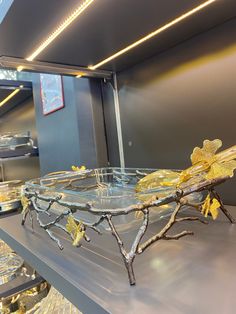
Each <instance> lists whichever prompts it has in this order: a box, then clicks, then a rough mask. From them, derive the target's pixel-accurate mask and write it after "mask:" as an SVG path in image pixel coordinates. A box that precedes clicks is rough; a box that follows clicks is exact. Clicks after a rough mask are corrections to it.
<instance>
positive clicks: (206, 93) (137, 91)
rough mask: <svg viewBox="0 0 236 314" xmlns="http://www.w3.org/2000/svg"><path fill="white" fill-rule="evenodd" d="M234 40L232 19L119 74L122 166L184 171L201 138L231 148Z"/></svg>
mask: <svg viewBox="0 0 236 314" xmlns="http://www.w3.org/2000/svg"><path fill="white" fill-rule="evenodd" d="M235 38H236V20H235V19H234V20H232V21H229V22H227V23H225V24H223V25H221V26H219V27H216V28H215V29H212V30H211V31H208V32H207V33H204V34H202V35H199V36H197V37H195V38H193V39H191V40H188V41H186V42H185V43H183V44H181V45H178V46H177V47H175V48H173V49H170V50H168V51H167V52H165V53H163V54H160V55H158V56H156V57H154V58H152V59H149V60H148V61H146V62H145V63H142V64H140V65H138V66H136V67H133V68H131V69H130V70H128V71H125V72H122V73H120V74H119V89H120V91H119V96H120V109H121V121H122V130H123V137H124V153H125V161H126V166H135V167H156V168H185V167H186V166H188V165H190V161H189V156H190V153H191V151H192V148H193V147H194V146H197V145H201V143H202V141H203V139H205V138H208V139H214V138H220V139H222V140H223V143H224V145H225V147H228V146H230V145H233V144H236V136H235V132H236V125H235V116H236V106H235V99H236V89H235V79H236V42H235ZM235 183H236V180H234V182H231V183H230V184H226V185H225V186H226V188H224V189H223V190H224V196H225V200H226V201H227V203H231V204H235V203H236V196H235V194H234V190H235Z"/></svg>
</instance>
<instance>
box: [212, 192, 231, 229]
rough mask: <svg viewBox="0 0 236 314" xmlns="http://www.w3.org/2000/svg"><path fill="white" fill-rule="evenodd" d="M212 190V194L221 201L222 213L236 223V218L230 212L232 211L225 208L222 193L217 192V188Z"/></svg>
mask: <svg viewBox="0 0 236 314" xmlns="http://www.w3.org/2000/svg"><path fill="white" fill-rule="evenodd" d="M210 192H211V193H212V195H213V196H214V197H215V198H216V199H217V201H218V202H219V203H220V209H221V211H222V213H223V214H224V215H225V216H226V217H227V218H228V219H229V221H230V222H231V224H235V223H236V220H235V219H234V217H233V216H232V215H231V214H230V212H229V211H228V210H227V209H226V208H225V206H224V204H223V202H222V200H221V197H220V195H219V194H218V193H217V192H216V190H215V189H212V190H210Z"/></svg>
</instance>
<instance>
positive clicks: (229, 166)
mask: <svg viewBox="0 0 236 314" xmlns="http://www.w3.org/2000/svg"><path fill="white" fill-rule="evenodd" d="M235 169H236V161H235V160H231V161H226V162H224V163H221V164H220V163H218V162H215V163H214V164H212V165H211V168H210V170H209V172H208V173H207V175H206V178H207V179H209V180H211V179H215V178H220V177H230V178H232V177H233V176H234V170H235Z"/></svg>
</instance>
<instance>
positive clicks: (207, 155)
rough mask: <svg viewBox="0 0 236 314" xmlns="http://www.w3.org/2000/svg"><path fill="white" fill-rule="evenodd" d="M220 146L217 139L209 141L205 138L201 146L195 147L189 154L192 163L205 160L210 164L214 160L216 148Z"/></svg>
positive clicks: (220, 143) (220, 142) (219, 141)
mask: <svg viewBox="0 0 236 314" xmlns="http://www.w3.org/2000/svg"><path fill="white" fill-rule="evenodd" d="M221 146H222V141H221V140H219V139H216V140H213V141H209V140H205V141H204V142H203V147H202V148H200V147H195V148H194V150H193V153H192V155H191V157H190V158H191V162H192V165H195V164H197V163H199V162H207V163H208V165H209V166H210V165H211V164H212V163H213V162H214V160H215V158H214V157H215V154H216V152H217V150H218V149H219V148H220V147H221Z"/></svg>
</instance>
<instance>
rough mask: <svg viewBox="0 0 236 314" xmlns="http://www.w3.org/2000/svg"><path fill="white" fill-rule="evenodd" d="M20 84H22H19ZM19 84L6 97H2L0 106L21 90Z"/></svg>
mask: <svg viewBox="0 0 236 314" xmlns="http://www.w3.org/2000/svg"><path fill="white" fill-rule="evenodd" d="M21 86H22V85H21ZM21 86H19V87H18V88H17V89H15V90H14V91H13V92H12V93H11V94H10V95H8V96H7V97H6V98H4V99H3V100H2V101H1V102H0V107H2V106H3V105H4V104H5V103H7V102H8V101H9V100H10V99H11V98H13V97H14V96H15V95H16V94H18V93H19V91H20V90H21V88H22V87H23V86H22V87H21Z"/></svg>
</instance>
